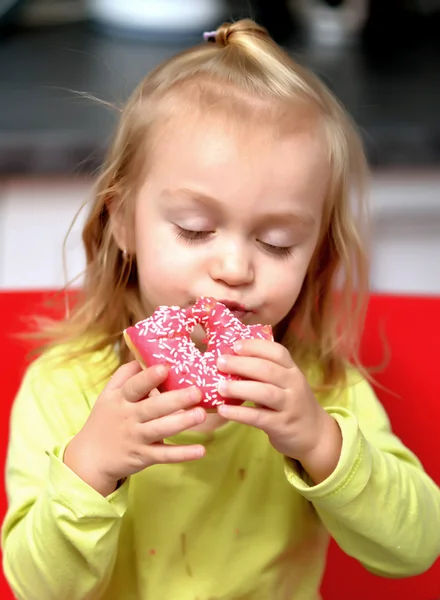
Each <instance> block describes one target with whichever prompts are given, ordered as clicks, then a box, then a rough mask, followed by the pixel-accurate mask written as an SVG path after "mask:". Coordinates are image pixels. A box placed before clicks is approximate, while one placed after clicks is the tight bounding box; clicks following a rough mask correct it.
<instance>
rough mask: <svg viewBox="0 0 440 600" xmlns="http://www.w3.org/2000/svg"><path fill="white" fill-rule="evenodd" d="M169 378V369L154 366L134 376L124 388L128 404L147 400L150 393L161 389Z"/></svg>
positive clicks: (126, 382) (162, 366)
mask: <svg viewBox="0 0 440 600" xmlns="http://www.w3.org/2000/svg"><path fill="white" fill-rule="evenodd" d="M167 377H168V369H167V368H166V367H165V366H164V365H154V366H153V367H149V368H148V369H145V370H142V371H141V372H140V373H137V374H136V375H133V376H132V377H130V378H129V379H127V380H126V381H125V383H124V384H123V386H122V392H123V395H124V398H125V399H126V400H127V401H128V402H138V401H139V400H143V399H144V398H147V397H148V395H149V393H150V392H151V391H152V390H154V389H155V388H157V387H159V385H160V384H161V383H163V382H164V381H165V379H166V378H167Z"/></svg>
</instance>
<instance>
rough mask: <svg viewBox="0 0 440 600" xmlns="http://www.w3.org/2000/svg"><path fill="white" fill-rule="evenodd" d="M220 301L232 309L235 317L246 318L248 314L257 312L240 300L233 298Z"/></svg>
mask: <svg viewBox="0 0 440 600" xmlns="http://www.w3.org/2000/svg"><path fill="white" fill-rule="evenodd" d="M219 302H221V304H224V305H225V306H226V308H228V309H229V310H230V311H231V313H232V314H233V315H234V317H236V318H237V319H240V320H242V319H244V318H245V317H246V315H249V314H252V313H255V311H254V310H252V309H251V308H247V307H246V306H245V305H244V304H240V303H238V302H234V301H231V300H219Z"/></svg>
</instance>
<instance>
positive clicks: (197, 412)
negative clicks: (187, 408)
mask: <svg viewBox="0 0 440 600" xmlns="http://www.w3.org/2000/svg"><path fill="white" fill-rule="evenodd" d="M193 416H194V420H195V421H197V423H201V422H202V421H203V416H204V415H203V410H202V409H201V408H195V409H194V410H193Z"/></svg>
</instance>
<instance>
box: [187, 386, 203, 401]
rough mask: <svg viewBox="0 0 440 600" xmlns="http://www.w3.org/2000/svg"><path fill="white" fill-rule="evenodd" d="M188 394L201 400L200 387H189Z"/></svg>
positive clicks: (193, 398)
mask: <svg viewBox="0 0 440 600" xmlns="http://www.w3.org/2000/svg"><path fill="white" fill-rule="evenodd" d="M188 396H189V397H190V398H191V400H199V399H200V396H201V394H200V390H199V388H197V387H195V386H193V387H190V388H188Z"/></svg>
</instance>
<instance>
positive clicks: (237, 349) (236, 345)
mask: <svg viewBox="0 0 440 600" xmlns="http://www.w3.org/2000/svg"><path fill="white" fill-rule="evenodd" d="M240 350H243V342H235V343H234V352H240Z"/></svg>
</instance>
